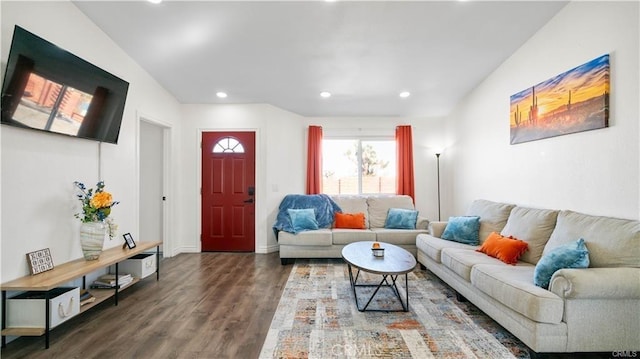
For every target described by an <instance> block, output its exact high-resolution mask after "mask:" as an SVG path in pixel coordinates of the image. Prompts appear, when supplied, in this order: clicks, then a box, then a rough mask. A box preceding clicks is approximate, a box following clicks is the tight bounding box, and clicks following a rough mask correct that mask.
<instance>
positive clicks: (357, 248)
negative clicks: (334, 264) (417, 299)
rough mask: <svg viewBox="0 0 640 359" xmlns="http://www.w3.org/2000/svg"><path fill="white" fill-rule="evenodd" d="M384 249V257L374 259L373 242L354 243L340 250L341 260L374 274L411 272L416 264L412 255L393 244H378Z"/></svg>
mask: <svg viewBox="0 0 640 359" xmlns="http://www.w3.org/2000/svg"><path fill="white" fill-rule="evenodd" d="M378 243H380V247H382V248H384V257H374V255H373V252H372V251H371V247H372V246H373V242H370V241H363V242H354V243H350V244H348V245H346V246H345V247H344V248H343V249H342V258H343V259H344V260H345V261H346V262H347V263H349V264H351V265H352V266H354V267H356V268H359V269H361V270H363V271H366V272H369V273H374V274H383V275H384V274H392V275H396V274H405V273H408V272H411V271H412V270H413V269H414V268H415V266H416V264H417V262H416V258H415V257H414V256H413V254H411V253H409V252H408V251H407V250H406V249H404V248H402V247H398V246H396V245H393V244H389V243H384V242H378Z"/></svg>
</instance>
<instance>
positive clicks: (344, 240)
mask: <svg viewBox="0 0 640 359" xmlns="http://www.w3.org/2000/svg"><path fill="white" fill-rule="evenodd" d="M375 240H376V234H375V233H374V232H372V231H370V230H368V229H342V228H334V229H333V244H349V243H353V242H360V241H375Z"/></svg>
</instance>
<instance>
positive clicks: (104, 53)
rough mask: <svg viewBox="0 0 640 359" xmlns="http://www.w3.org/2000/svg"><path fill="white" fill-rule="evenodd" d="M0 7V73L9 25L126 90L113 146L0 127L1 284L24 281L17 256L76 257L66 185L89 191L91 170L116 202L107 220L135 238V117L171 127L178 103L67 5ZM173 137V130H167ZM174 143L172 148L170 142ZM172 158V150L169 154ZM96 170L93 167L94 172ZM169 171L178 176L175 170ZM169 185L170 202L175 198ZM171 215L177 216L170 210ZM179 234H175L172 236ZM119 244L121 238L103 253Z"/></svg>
mask: <svg viewBox="0 0 640 359" xmlns="http://www.w3.org/2000/svg"><path fill="white" fill-rule="evenodd" d="M0 6H1V16H2V17H1V20H2V24H1V30H2V34H1V51H2V56H1V61H2V64H1V67H2V69H3V70H4V68H5V67H6V62H7V56H8V52H9V46H10V43H11V37H12V34H13V27H14V25H16V24H17V25H20V26H21V27H23V28H25V29H27V30H29V31H31V32H33V33H35V34H37V35H39V36H41V37H43V38H45V39H47V40H49V41H51V42H53V43H55V44H57V45H58V46H60V47H62V48H64V49H66V50H68V51H70V52H72V53H74V54H76V55H78V56H80V57H82V58H84V59H85V60H87V61H89V62H91V63H93V64H95V65H96V66H98V67H101V68H103V69H105V70H107V71H109V72H111V73H113V74H114V75H116V76H118V77H121V78H123V79H125V80H127V81H128V82H129V83H130V87H129V93H128V96H127V104H126V107H125V113H124V119H123V123H122V128H121V132H120V139H119V143H118V145H111V144H102V145H101V156H100V158H101V161H100V162H99V159H100V158H99V146H100V145H99V144H98V142H93V141H89V140H82V139H74V138H68V137H64V136H58V135H52V134H46V133H39V132H35V131H26V130H20V129H15V128H11V127H8V126H1V129H0V130H1V131H2V132H1V134H0V141H1V144H0V150H1V152H2V153H1V161H2V175H1V176H2V187H1V189H2V197H1V205H2V217H1V223H2V229H1V237H0V243H1V246H0V250H1V259H2V264H1V268H2V274H1V277H2V278H1V279H2V281H3V282H5V281H8V280H11V279H14V278H16V277H20V276H23V275H27V274H28V272H29V271H28V266H27V262H26V257H25V254H26V253H27V252H31V251H34V250H38V249H42V248H50V249H51V252H52V256H53V260H54V264H61V263H64V262H67V261H69V260H73V259H76V258H80V257H82V251H81V249H80V241H79V237H78V228H79V225H80V222H79V220H77V219H75V218H74V217H73V214H74V213H76V212H79V210H80V209H79V201H77V199H76V198H75V192H74V187H73V181H81V182H84V183H85V184H86V185H88V186H91V187H94V186H95V183H96V182H97V181H98V180H99V177H98V176H99V171H101V174H102V178H103V179H104V181H105V183H106V186H107V187H106V189H107V190H108V191H110V192H112V193H113V195H114V198H115V199H116V200H118V201H120V202H121V203H120V204H119V205H118V206H116V207H114V209H113V212H112V216H113V218H114V219H115V220H116V222H117V223H118V224H119V226H120V233H125V232H131V233H132V234H133V236H134V238H136V239H138V240H144V238H139V237H138V236H137V232H138V182H137V181H138V176H137V171H138V169H137V165H136V156H137V152H136V151H137V141H138V139H137V133H136V126H137V124H136V121H137V117H136V113H137V112H139V111H140V112H143V113H146V114H149V115H151V116H153V117H154V118H158V119H162V120H163V121H165V122H167V123H170V124H174V125H175V124H177V123H178V119H179V116H180V109H179V104H178V102H177V101H176V100H175V98H174V97H173V96H171V95H170V94H169V93H168V92H166V91H165V90H164V89H163V88H162V87H161V86H159V85H158V83H157V82H156V81H155V80H154V79H152V78H151V77H150V76H149V75H148V74H147V73H146V72H145V71H143V70H142V69H141V68H140V67H139V66H138V65H137V64H136V63H135V62H134V61H133V60H132V59H131V58H129V57H128V56H127V55H126V54H125V53H124V52H123V51H122V50H121V49H120V48H119V47H117V46H116V45H115V44H114V43H113V41H111V39H110V38H109V37H107V36H106V35H105V34H104V33H103V32H102V31H101V30H99V29H98V28H97V26H95V25H94V24H93V23H92V22H90V21H89V20H88V19H87V18H86V17H85V16H84V15H83V14H82V13H81V12H80V11H79V10H78V9H77V8H76V7H75V6H74V5H73V4H72V3H71V2H68V1H56V2H7V1H2V2H1V3H0ZM172 132H174V133H175V134H174V135H177V134H179V129H178V128H176V130H175V131H172ZM173 143H175V141H173ZM172 152H173V153H174V155H175V154H177V147H176V148H173V149H172ZM99 163H101V168H99ZM173 172H179V171H178V166H176V167H175V168H174V169H173ZM174 182H175V186H176V188H175V189H174V192H175V195H176V196H178V195H179V191H178V188H179V187H177V186H178V185H179V183H178V182H177V181H174ZM175 212H177V211H175ZM176 230H179V229H176ZM120 244H121V237H118V239H117V240H116V239H114V240H113V241H112V242H107V243H106V247H112V246H117V245H120Z"/></svg>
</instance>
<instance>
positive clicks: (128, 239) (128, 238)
mask: <svg viewBox="0 0 640 359" xmlns="http://www.w3.org/2000/svg"><path fill="white" fill-rule="evenodd" d="M122 236H123V237H124V245H123V246H122V248H124V247H125V246H126V247H129V249H134V248H135V247H136V242H135V241H134V240H133V236H132V235H131V233H125V234H123V235H122Z"/></svg>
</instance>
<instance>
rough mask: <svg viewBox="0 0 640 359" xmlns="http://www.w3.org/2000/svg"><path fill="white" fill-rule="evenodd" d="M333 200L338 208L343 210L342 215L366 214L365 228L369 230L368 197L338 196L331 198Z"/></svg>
mask: <svg viewBox="0 0 640 359" xmlns="http://www.w3.org/2000/svg"><path fill="white" fill-rule="evenodd" d="M331 199H333V200H334V201H335V202H336V203H337V204H338V206H340V208H342V213H364V227H365V228H369V210H368V206H367V197H365V196H348V195H336V196H331Z"/></svg>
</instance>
